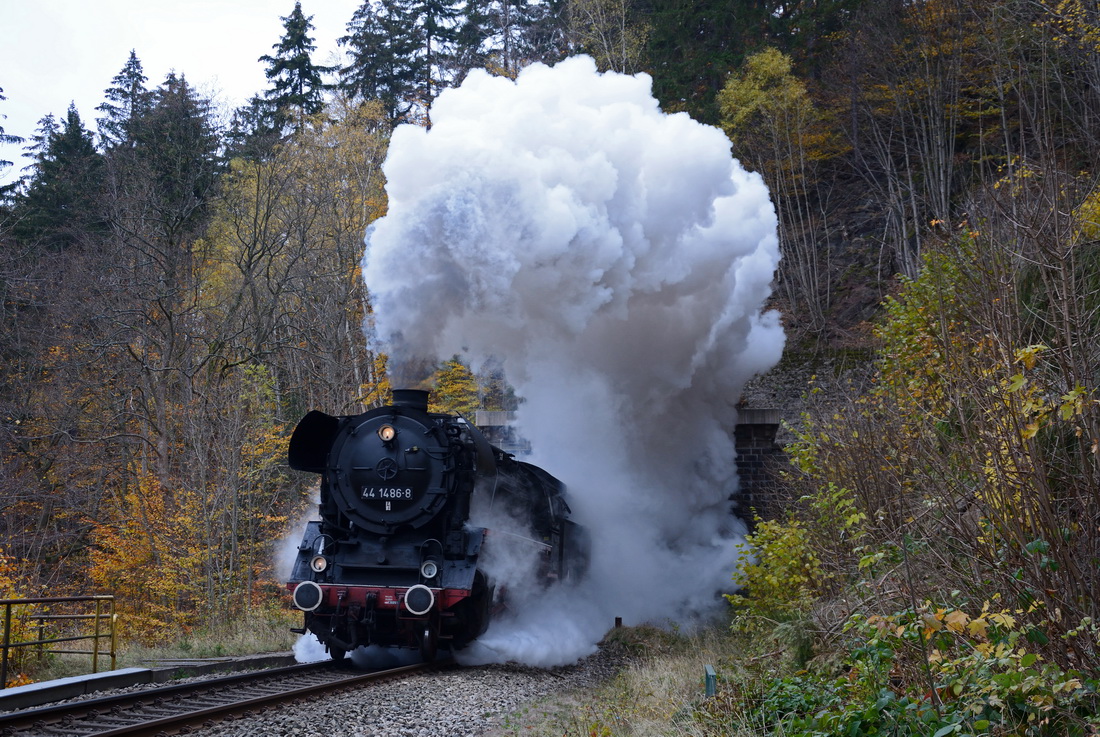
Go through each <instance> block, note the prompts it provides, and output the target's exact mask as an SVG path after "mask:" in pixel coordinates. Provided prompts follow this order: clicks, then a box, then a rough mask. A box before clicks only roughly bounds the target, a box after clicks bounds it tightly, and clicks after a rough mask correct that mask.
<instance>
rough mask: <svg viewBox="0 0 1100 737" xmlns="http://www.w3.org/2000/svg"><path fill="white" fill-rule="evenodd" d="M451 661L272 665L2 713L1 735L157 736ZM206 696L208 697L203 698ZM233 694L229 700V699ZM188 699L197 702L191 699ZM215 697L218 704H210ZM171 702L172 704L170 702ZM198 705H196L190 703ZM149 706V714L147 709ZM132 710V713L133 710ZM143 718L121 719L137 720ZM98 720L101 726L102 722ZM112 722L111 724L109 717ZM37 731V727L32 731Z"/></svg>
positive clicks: (424, 670)
mask: <svg viewBox="0 0 1100 737" xmlns="http://www.w3.org/2000/svg"><path fill="white" fill-rule="evenodd" d="M450 664H451V663H450V661H440V662H436V663H431V664H417V665H408V666H403V667H400V668H392V669H389V670H384V671H375V672H371V673H360V672H355V671H351V670H349V669H347V668H341V667H339V666H337V665H336V664H333V663H309V664H305V665H294V666H287V667H284V668H272V669H269V670H265V671H258V672H254V673H246V674H236V675H232V676H224V677H221V678H214V679H209V680H205V681H199V682H195V683H188V684H177V685H174V686H167V687H163V688H155V689H144V690H142V691H138V692H133V693H128V694H121V695H117V696H107V697H102V698H97V699H88V700H85V701H79V702H75V703H72V704H59V705H56V706H50V707H42V708H38V709H31V710H26V711H18V712H11V713H10V714H3V715H0V735H3V736H4V737H8V736H9V735H11V736H13V737H23V736H25V735H31V734H42V733H44V732H45V733H49V732H47V730H50V731H56V732H57V733H58V734H66V735H77V734H79V735H82V736H83V735H87V736H88V737H92V736H93V735H94V736H95V737H123V736H126V737H146V736H148V737H155V736H159V735H166V734H172V733H176V732H178V731H179V730H183V729H185V728H195V727H197V726H207V725H209V724H212V723H213V722H215V721H217V720H221V719H225V718H226V717H229V716H232V715H236V714H242V713H244V712H248V711H252V710H254V709H257V708H263V707H269V706H273V705H275V704H279V703H283V702H287V701H293V700H296V699H299V698H302V697H305V696H310V695H314V694H317V693H331V692H333V691H337V690H345V689H347V688H353V687H356V686H360V685H363V684H366V683H369V682H371V681H382V680H390V679H394V678H400V677H403V676H407V675H411V674H413V673H417V672H426V671H429V670H434V669H437V668H442V667H446V666H449V665H450ZM309 675H334V676H335V678H331V679H328V680H324V681H315V682H312V683H308V684H305V685H301V684H300V682H299V683H298V685H291V686H290V687H287V686H286V685H285V684H284V685H279V681H280V680H281V679H282V680H286V679H293V678H294V677H295V676H309ZM265 682H269V685H268V688H269V689H272V690H270V691H269V692H267V693H263V694H258V695H257V694H245V695H244V698H241V695H237V696H233V691H234V690H236V689H245V688H247V687H248V686H249V684H252V685H255V686H261V685H262V684H264V683H265ZM203 697H205V700H203ZM227 697H228V698H229V700H228V701H225V700H224V699H226V698H227ZM186 699H190V700H192V702H193V703H191V704H187V702H186V701H185V700H186ZM211 701H215V702H217V703H210V702H211ZM169 702H170V703H169ZM188 707H195V708H188ZM142 709H148V710H149V711H150V712H152V711H156V712H157V713H156V714H153V713H150V714H148V715H147V716H149V717H152V718H147V719H143V718H142V714H141V710H142ZM165 710H170V711H173V710H181V711H179V712H178V713H169V714H165V713H164V711H165ZM127 712H128V713H127ZM135 718H136V719H138V720H139V721H135V722H132V723H130V724H119V722H120V721H129V720H132V719H135ZM97 720H99V722H98V726H97ZM108 721H109V722H110V723H109V724H108V723H106V722H108ZM31 730H33V731H31Z"/></svg>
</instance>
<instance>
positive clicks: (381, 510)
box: [287, 389, 588, 660]
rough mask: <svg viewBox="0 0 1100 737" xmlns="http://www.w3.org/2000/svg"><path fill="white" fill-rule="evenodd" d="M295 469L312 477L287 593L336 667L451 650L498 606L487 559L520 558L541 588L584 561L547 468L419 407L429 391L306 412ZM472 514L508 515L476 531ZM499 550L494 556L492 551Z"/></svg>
mask: <svg viewBox="0 0 1100 737" xmlns="http://www.w3.org/2000/svg"><path fill="white" fill-rule="evenodd" d="M288 455H289V462H290V466H291V467H292V468H295V469H298V470H300V471H308V472H312V473H317V474H320V475H321V501H320V506H319V512H320V514H319V516H320V519H319V520H315V521H311V522H309V524H308V526H307V528H306V531H305V535H304V536H303V538H302V541H301V544H300V545H299V547H298V555H297V559H296V560H295V563H294V567H293V570H292V572H291V575H290V579H289V581H288V583H287V588H288V590H290V591H292V592H293V600H294V604H295V606H297V608H298V609H300V610H302V611H303V612H304V614H305V624H304V628H303V629H302V630H296V631H300V632H301V631H304V630H309V631H310V632H312V633H314V634H315V635H316V637H317V638H318V639H319V640H320V641H321V642H322V643H323V644H324V645H325V646H326V647H327V648H328V651H329V654H330V656H331V657H332V658H333V659H336V660H339V659H341V658H343V657H344V655H345V654H346V653H347V652H349V651H351V650H353V649H354V648H356V647H360V646H363V645H371V644H375V645H381V646H383V647H408V648H419V650H420V651H421V653H422V655H423V656H424V658H425V659H431V658H433V657H434V656H435V653H436V650H437V648H439V647H441V646H442V647H445V648H446V647H450V648H452V649H459V648H461V647H463V646H464V645H467V644H468V643H469V642H471V641H472V640H473V639H475V638H476V637H477V636H478V635H480V634H481V633H482V632H484V631H485V629H486V627H487V626H488V624H489V621H490V618H491V617H492V616H493V615H494V614H495V613H496V612H497V611H499V610H500V609H501V608H502V607H503V606H505V605H506V597H505V590H504V589H505V588H506V586H505V583H504V582H503V581H499V580H497V577H496V576H495V575H494V572H493V566H492V565H489V564H488V562H489V561H490V559H491V558H492V553H493V552H494V550H495V549H497V548H499V549H500V550H503V549H504V548H505V547H508V548H509V552H508V553H507V555H509V556H513V555H515V551H516V546H517V545H518V546H519V551H520V554H522V555H525V556H527V555H529V556H530V557H531V559H532V561H533V564H532V565H531V566H530V569H529V570H530V574H531V576H532V577H534V578H535V579H537V581H538V582H539V583H540V584H542V585H550V584H553V583H555V582H561V581H566V580H570V579H574V578H576V577H578V576H580V575H581V574H582V573H583V570H584V568H585V566H586V563H587V555H588V541H587V536H586V534H585V532H584V529H583V528H582V527H580V526H579V525H577V524H576V523H574V522H573V521H571V520H570V510H569V506H568V504H567V503H566V493H565V489H564V487H563V485H562V483H561V482H560V481H558V480H557V479H556V478H554V477H553V476H551V475H550V474H549V473H547V472H546V471H544V470H542V469H541V468H538V467H536V466H534V465H531V464H529V463H524V462H522V461H518V460H516V459H515V458H514V457H513V456H512V455H511V454H508V453H505V452H504V451H502V450H500V449H499V448H497V447H495V446H493V445H491V444H490V443H489V442H488V441H487V440H486V439H485V436H484V435H483V434H482V433H481V431H479V430H478V428H477V427H475V426H474V425H473V424H471V423H469V422H467V421H466V420H465V419H463V418H462V417H458V416H452V415H448V414H440V413H435V412H429V411H428V392H426V391H420V390H414V389H404V390H395V391H394V392H393V404H392V405H390V406H386V407H381V408H378V409H374V410H370V411H368V412H365V413H363V414H359V415H354V416H346V417H333V416H330V415H327V414H325V413H323V412H317V411H314V412H310V413H309V414H307V415H306V416H305V417H304V418H303V419H302V420H301V421H300V422H299V423H298V426H297V427H296V428H295V430H294V433H293V435H292V436H291V439H290V447H289V453H288ZM472 513H473V514H474V515H475V518H476V519H491V520H507V524H501V525H500V526H498V525H496V524H494V525H493V527H492V528H491V529H490V528H487V527H479V526H474V525H472V524H471V523H470V520H471V514H472ZM498 552H499V551H498Z"/></svg>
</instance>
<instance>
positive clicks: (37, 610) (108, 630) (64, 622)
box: [0, 595, 118, 689]
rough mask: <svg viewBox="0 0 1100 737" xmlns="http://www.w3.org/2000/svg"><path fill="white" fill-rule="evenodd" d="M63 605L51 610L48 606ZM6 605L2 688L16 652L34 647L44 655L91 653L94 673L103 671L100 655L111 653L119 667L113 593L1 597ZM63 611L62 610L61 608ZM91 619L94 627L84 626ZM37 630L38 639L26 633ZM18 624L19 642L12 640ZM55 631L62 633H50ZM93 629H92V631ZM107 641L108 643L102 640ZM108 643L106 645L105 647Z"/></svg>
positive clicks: (0, 669) (0, 649) (0, 658)
mask: <svg viewBox="0 0 1100 737" xmlns="http://www.w3.org/2000/svg"><path fill="white" fill-rule="evenodd" d="M59 604H60V605H62V606H61V607H57V608H56V609H51V607H50V606H48V605H59ZM0 607H3V618H4V639H3V641H2V642H0V689H2V688H5V687H6V685H7V683H8V666H9V664H10V663H11V662H12V655H13V653H14V652H16V651H19V650H20V649H21V648H28V649H29V648H34V653H35V654H36V655H37V656H38V657H39V658H42V657H43V656H45V655H46V654H47V653H57V654H64V655H91V656H92V673H98V672H99V659H100V656H101V655H103V656H110V658H111V670H114V669H115V658H116V650H117V647H116V645H117V642H118V639H117V627H116V625H117V621H118V617H117V615H116V614H115V597H113V596H102V595H101V596H52V597H42V598H36V599H0ZM58 609H60V610H63V612H61V613H59V612H58V611H57V610H58ZM89 621H90V622H91V627H90V628H88V627H81V626H80V625H82V624H84V623H87V622H89ZM31 623H33V626H34V628H33V632H34V638H35V639H27V638H26V636H27V634H28V633H29V632H31V631H32V630H31V626H30V625H31ZM13 625H18V626H17V627H16V628H15V629H18V630H19V632H18V634H19V635H20V636H19V637H18V640H19V641H18V642H12V636H13V635H14V634H16V632H15V631H14V629H13ZM53 630H57V631H58V634H57V635H54V636H50V635H51V633H52V631H53ZM88 630H90V632H88ZM103 640H106V642H105V643H104V642H102V641H103ZM89 641H90V642H91V645H90V647H91V649H90V650H70V649H67V648H66V649H50V648H48V647H47V646H48V645H55V644H57V643H62V642H89ZM104 645H106V647H104Z"/></svg>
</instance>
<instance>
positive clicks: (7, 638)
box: [0, 604, 11, 688]
mask: <svg viewBox="0 0 1100 737" xmlns="http://www.w3.org/2000/svg"><path fill="white" fill-rule="evenodd" d="M10 642H11V604H5V605H4V656H3V662H0V688H7V687H8V643H10Z"/></svg>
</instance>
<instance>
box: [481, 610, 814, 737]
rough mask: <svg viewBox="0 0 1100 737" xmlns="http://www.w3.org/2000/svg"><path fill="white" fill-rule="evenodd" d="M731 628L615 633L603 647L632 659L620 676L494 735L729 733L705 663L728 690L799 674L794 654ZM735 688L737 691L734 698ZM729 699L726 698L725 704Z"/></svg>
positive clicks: (544, 706)
mask: <svg viewBox="0 0 1100 737" xmlns="http://www.w3.org/2000/svg"><path fill="white" fill-rule="evenodd" d="M727 627H728V625H727V624H725V623H718V624H716V625H714V626H712V627H710V628H707V629H703V630H700V631H698V632H695V633H692V634H681V633H678V632H675V631H669V630H664V629H660V628H657V627H651V626H643V627H624V628H621V629H616V630H612V631H611V632H610V633H608V635H607V637H605V639H604V641H603V642H602V643H601V647H602V648H604V649H610V650H612V651H613V652H616V653H618V654H621V655H623V656H625V657H626V658H627V661H628V662H627V665H626V666H625V667H624V668H623V669H622V671H621V672H620V673H619V675H618V676H616V677H615V678H612V679H611V680H609V681H608V682H606V683H604V684H603V685H602V686H600V687H599V688H597V689H594V690H592V691H584V692H579V693H568V694H563V695H557V696H552V697H548V698H546V699H544V700H541V701H539V702H536V703H534V704H530V705H528V706H526V707H525V708H523V709H521V710H519V711H517V712H515V713H513V714H511V715H510V716H508V717H507V718H505V719H504V720H503V722H502V724H501V725H500V727H498V728H497V729H496V730H494V731H493V732H492V733H491V734H492V735H493V737H506V736H511V735H516V736H517V737H518V736H519V735H530V736H531V737H563V736H564V737H619V736H620V735H622V736H625V735H650V734H660V735H672V736H673V737H677V736H679V735H685V736H687V735H704V734H725V733H726V732H725V730H726V728H727V727H728V726H729V724H730V722H729V721H728V718H727V716H726V715H725V713H724V712H725V711H726V710H725V709H724V708H721V707H719V708H718V709H715V706H718V704H717V703H716V702H715V699H707V698H706V696H705V693H704V688H705V680H704V678H705V676H704V668H705V666H706V665H713V666H714V667H715V669H716V670H717V671H718V673H719V675H720V677H721V679H722V681H723V683H724V684H726V685H725V686H724V688H723V691H724V692H725V693H726V696H725V697H724V698H725V699H728V698H729V695H728V694H729V693H731V690H730V687H729V684H736V683H738V682H742V683H748V682H752V681H757V682H758V681H759V680H760V679H762V678H769V677H774V676H775V675H776V674H778V673H780V672H782V671H784V670H791V671H793V670H794V666H793V659H792V658H791V657H790V656H789V654H788V649H787V648H786V647H784V646H782V645H781V644H779V643H777V642H775V641H772V642H761V641H759V640H758V639H757V640H756V641H754V640H753V639H752V638H749V637H747V636H744V635H737V634H731V633H730V632H729V631H728V629H727ZM769 646H770V650H769V649H768V647H769ZM736 690H737V689H736V687H734V688H733V691H734V692H735V691H736ZM722 699H723V696H722V694H721V693H720V694H719V699H718V700H719V701H721V700H722Z"/></svg>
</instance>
